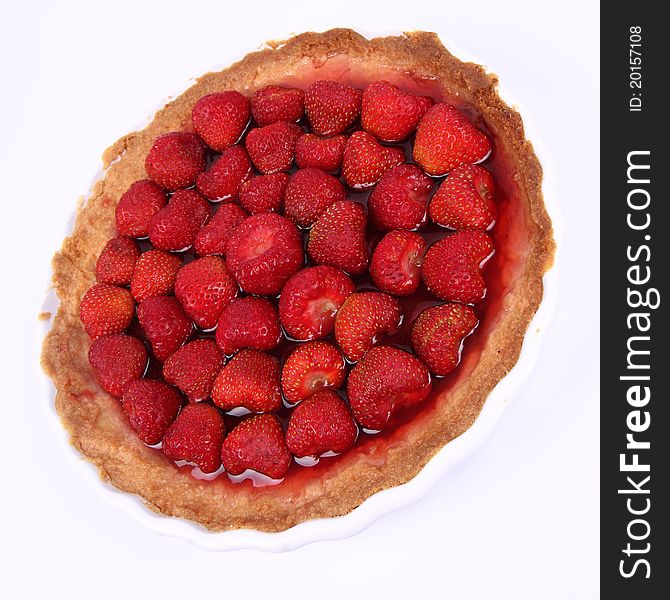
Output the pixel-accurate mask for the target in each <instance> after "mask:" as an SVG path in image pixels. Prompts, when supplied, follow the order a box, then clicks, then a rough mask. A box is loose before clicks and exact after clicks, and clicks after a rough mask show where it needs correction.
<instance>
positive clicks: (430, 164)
mask: <svg viewBox="0 0 670 600" xmlns="http://www.w3.org/2000/svg"><path fill="white" fill-rule="evenodd" d="M490 152H491V142H490V141H489V138H488V137H486V134H485V133H483V132H482V131H480V130H479V129H477V128H476V127H475V126H474V125H473V124H472V123H470V121H468V119H467V117H466V116H465V115H464V114H463V113H461V112H460V111H459V110H458V109H456V108H454V107H453V106H451V105H450V104H444V103H439V104H435V105H433V106H431V107H430V108H429V109H428V111H426V114H425V115H424V116H423V118H422V119H421V121H420V122H419V127H418V128H417V130H416V137H415V139H414V162H416V163H417V164H418V165H419V166H420V167H421V168H422V169H423V170H424V171H425V172H426V173H428V175H436V176H441V175H446V174H447V173H448V172H449V171H451V170H452V169H455V168H456V167H457V166H458V165H462V164H472V163H476V162H480V161H482V160H484V159H485V158H486V157H487V156H488V155H489V153H490Z"/></svg>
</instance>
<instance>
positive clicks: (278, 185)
mask: <svg viewBox="0 0 670 600" xmlns="http://www.w3.org/2000/svg"><path fill="white" fill-rule="evenodd" d="M288 179H289V176H288V174H287V173H283V172H278V173H270V174H269V175H259V176H258V177H254V178H252V179H250V180H249V181H247V182H246V183H244V184H243V185H242V187H241V188H240V204H241V205H242V206H243V207H244V208H246V209H247V210H248V211H249V212H250V213H251V214H252V215H257V214H259V213H264V212H279V211H280V209H281V207H282V204H283V203H284V194H285V193H286V186H287V185H288Z"/></svg>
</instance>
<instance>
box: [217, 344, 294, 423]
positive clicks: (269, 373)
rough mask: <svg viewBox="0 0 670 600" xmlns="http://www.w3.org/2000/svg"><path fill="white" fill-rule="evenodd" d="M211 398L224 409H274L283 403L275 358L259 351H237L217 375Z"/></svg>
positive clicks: (266, 410) (254, 410) (252, 410)
mask: <svg viewBox="0 0 670 600" xmlns="http://www.w3.org/2000/svg"><path fill="white" fill-rule="evenodd" d="M212 400H213V401H214V404H216V405H217V406H218V407H220V408H222V409H223V410H226V411H229V410H233V409H235V408H240V407H241V408H245V409H247V410H249V411H251V412H271V411H273V410H277V409H278V408H279V407H280V406H281V403H282V402H281V392H280V390H279V363H278V362H277V359H276V358H274V357H273V356H270V355H268V354H265V353H264V352H260V351H259V350H250V349H244V350H240V351H239V352H238V353H237V354H235V356H233V358H231V359H230V361H228V364H226V366H225V367H223V370H222V371H221V373H219V376H218V377H217V378H216V381H215V382H214V389H213V390H212Z"/></svg>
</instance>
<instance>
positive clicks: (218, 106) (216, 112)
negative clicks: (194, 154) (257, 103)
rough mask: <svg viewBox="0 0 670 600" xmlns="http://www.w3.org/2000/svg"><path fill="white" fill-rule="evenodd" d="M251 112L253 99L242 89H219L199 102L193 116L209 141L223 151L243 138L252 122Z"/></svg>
mask: <svg viewBox="0 0 670 600" xmlns="http://www.w3.org/2000/svg"><path fill="white" fill-rule="evenodd" d="M249 112H250V110H249V100H248V99H247V98H245V97H244V96H243V95H242V94H240V93H239V92H234V91H229V92H217V93H214V94H209V95H208V96H203V97H202V98H200V100H198V101H197V102H196V103H195V106H194V107H193V111H192V113H191V119H192V120H193V127H194V128H195V130H196V132H197V133H198V135H199V136H200V137H201V138H202V139H203V140H205V143H206V144H207V145H208V146H209V147H210V148H213V149H214V150H217V151H218V152H223V151H224V150H225V149H226V148H227V147H228V146H232V145H233V144H236V143H237V141H238V140H239V139H240V138H241V137H242V134H243V133H244V130H245V129H246V127H247V123H249Z"/></svg>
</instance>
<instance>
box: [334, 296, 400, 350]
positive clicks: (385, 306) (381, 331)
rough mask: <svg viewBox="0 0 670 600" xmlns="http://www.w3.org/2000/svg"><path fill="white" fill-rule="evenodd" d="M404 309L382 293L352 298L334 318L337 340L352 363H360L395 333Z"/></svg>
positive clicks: (392, 298) (395, 300)
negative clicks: (366, 355)
mask: <svg viewBox="0 0 670 600" xmlns="http://www.w3.org/2000/svg"><path fill="white" fill-rule="evenodd" d="M402 317H403V312H402V305H401V304H400V301H399V300H398V299H397V298H394V297H393V296H390V295H389V294H384V293H382V292H359V293H356V294H351V296H349V297H348V298H347V299H346V300H345V301H344V304H343V305H342V308H340V310H339V311H338V312H337V316H336V317H335V340H336V341H337V344H338V345H339V347H340V348H341V349H342V352H344V355H345V356H346V357H347V359H349V360H350V361H351V362H356V361H359V360H361V358H363V356H364V355H365V353H366V352H367V351H368V350H370V348H372V346H373V345H375V344H377V343H379V341H380V340H381V339H383V337H384V336H387V335H393V334H394V333H396V332H397V331H398V329H399V327H400V323H401V322H402Z"/></svg>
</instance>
